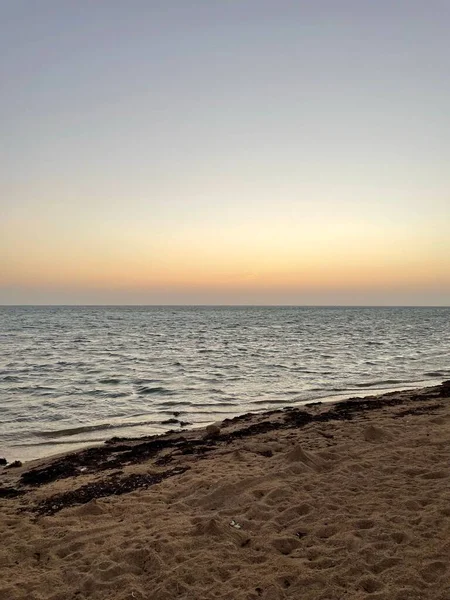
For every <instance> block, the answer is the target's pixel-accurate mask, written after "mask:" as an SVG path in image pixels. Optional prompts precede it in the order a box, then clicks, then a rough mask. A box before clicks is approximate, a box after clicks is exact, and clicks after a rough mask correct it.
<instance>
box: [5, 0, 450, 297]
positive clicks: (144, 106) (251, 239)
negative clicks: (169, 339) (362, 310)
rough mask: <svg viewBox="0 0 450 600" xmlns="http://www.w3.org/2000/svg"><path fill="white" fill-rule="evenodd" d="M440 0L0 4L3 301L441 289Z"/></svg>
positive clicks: (443, 68) (449, 237)
mask: <svg viewBox="0 0 450 600" xmlns="http://www.w3.org/2000/svg"><path fill="white" fill-rule="evenodd" d="M449 31H450V3H449V2H447V1H446V0H443V1H437V0H430V1H429V2H423V0H420V1H419V0H417V1H416V0H407V1H402V0H399V1H397V2H391V1H388V0H379V1H377V2H370V1H364V0H363V1H361V0H351V1H350V0H342V1H340V0H339V1H335V0H333V1H332V0H328V1H325V0H324V1H321V0H318V1H315V2H310V1H298V2H291V1H287V0H277V1H275V0H271V1H267V0H240V1H237V0H236V1H232V0H230V1H226V0H220V1H219V0H202V1H201V0H196V1H195V0H164V1H151V0H145V1H138V0H130V1H129V2H124V1H120V2H119V1H117V0H109V1H108V2H92V1H87V0H77V1H76V2H75V1H72V0H70V1H68V0H57V1H56V0H43V1H42V2H39V3H31V2H28V1H23V0H15V1H14V2H5V3H3V4H2V6H1V7H0V81H1V88H2V93H1V95H0V114H1V120H0V137H1V140H2V142H1V146H0V216H1V218H0V304H350V305H352V304H357V305H358V304H369V305H370V304H371V305H393V304H402V305H405V304H406V305H423V304H426V305H450V178H449V164H450V111H449V107H450V78H449V73H450V41H449V40H450V38H449V35H448V32H449Z"/></svg>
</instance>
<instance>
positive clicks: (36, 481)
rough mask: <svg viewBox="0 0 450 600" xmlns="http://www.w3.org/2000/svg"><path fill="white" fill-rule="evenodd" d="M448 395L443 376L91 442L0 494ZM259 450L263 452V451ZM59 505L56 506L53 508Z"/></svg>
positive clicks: (76, 499) (111, 488)
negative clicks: (197, 428) (205, 427)
mask: <svg viewBox="0 0 450 600" xmlns="http://www.w3.org/2000/svg"><path fill="white" fill-rule="evenodd" d="M449 395H450V381H446V382H444V383H443V384H442V385H440V386H436V387H433V388H429V389H427V390H426V391H425V392H420V393H413V394H411V395H407V396H406V395H404V394H402V393H401V392H400V393H399V392H390V393H388V394H385V395H383V396H369V397H365V398H358V397H356V398H350V399H348V400H344V401H341V402H337V403H336V404H333V405H332V407H331V408H330V409H328V410H326V411H323V412H318V413H317V414H313V413H311V412H308V411H307V410H303V409H299V408H295V407H287V408H285V409H281V410H273V411H269V412H266V413H264V415H262V418H263V419H267V418H270V417H274V416H277V417H280V418H279V419H272V420H262V421H260V422H257V423H252V424H250V425H247V426H245V425H244V426H243V427H240V428H238V429H234V430H232V431H229V432H227V431H226V429H227V428H229V427H230V426H232V425H238V424H241V423H242V424H245V423H246V422H248V421H251V420H252V419H254V418H255V417H256V418H257V417H259V415H255V414H253V413H247V414H245V415H240V416H237V417H234V418H233V419H225V420H224V421H223V422H222V423H221V427H220V429H219V428H218V432H216V433H215V434H214V435H208V434H206V435H205V433H204V432H203V433H202V434H201V437H200V438H191V439H189V437H188V436H185V435H179V434H176V435H175V434H174V433H173V432H170V433H169V434H166V436H152V437H150V438H134V439H126V438H124V439H122V438H120V439H118V438H113V439H111V440H108V441H107V442H105V445H104V446H101V447H92V448H88V449H86V450H82V451H79V452H76V453H72V454H68V455H64V456H63V457H60V458H58V459H55V460H54V461H52V462H51V463H50V464H47V465H46V466H44V467H41V468H34V469H30V470H29V471H26V472H24V473H23V474H22V475H21V477H20V481H19V484H18V486H19V489H17V488H14V487H3V488H2V487H0V498H14V497H17V496H20V495H23V494H25V493H26V492H27V491H29V489H30V488H33V487H39V486H41V485H45V484H49V483H52V482H54V481H56V480H59V479H66V478H69V477H77V476H80V475H86V474H95V473H98V472H99V471H106V470H111V469H120V468H122V467H125V466H129V465H133V464H139V463H143V462H145V461H147V460H149V459H151V458H153V459H154V464H155V466H159V467H161V466H165V465H168V464H170V463H172V462H173V461H174V460H175V459H176V458H177V456H180V455H195V456H196V457H197V458H203V457H206V456H207V455H208V453H210V452H211V451H213V450H215V449H217V448H218V447H220V446H223V445H225V446H226V445H229V444H231V443H232V442H233V441H234V440H238V439H244V438H248V437H253V436H256V435H259V434H264V433H268V432H272V431H276V430H286V429H298V428H302V427H304V426H306V425H309V424H311V423H320V424H323V423H326V422H331V421H345V420H351V419H353V418H355V417H357V416H362V417H364V413H365V412H368V411H374V410H379V409H382V408H384V407H394V406H400V405H405V404H416V403H417V402H420V401H423V402H426V401H428V402H429V401H431V400H434V401H435V400H436V399H437V398H445V397H448V396H449ZM318 404H320V403H313V404H311V406H314V407H316V406H317V405H318ZM440 406H441V404H438V403H436V402H434V403H433V404H428V405H421V404H419V405H418V406H412V407H409V408H407V409H405V410H403V411H400V412H398V413H396V414H394V415H393V418H401V417H406V416H412V415H415V414H417V415H419V414H423V413H425V412H430V411H432V410H435V409H437V408H439V407H440ZM306 408H308V407H306ZM191 434H192V432H191ZM174 435H175V437H174ZM262 454H264V453H263V452H262ZM180 469H183V468H181V467H180V468H176V469H172V470H171V471H166V472H165V473H158V474H154V475H136V474H134V475H129V476H126V477H123V478H121V479H118V478H117V476H116V477H112V478H111V476H110V479H109V480H107V481H102V482H97V483H90V484H87V485H85V486H82V487H81V488H78V490H74V491H73V492H67V494H68V495H67V498H66V500H64V502H66V504H64V506H67V505H68V504H67V502H72V503H80V501H82V500H83V498H88V500H86V501H89V499H92V498H94V497H95V498H99V497H102V496H108V495H113V494H115V495H117V494H122V493H128V492H129V491H133V490H134V489H137V488H138V487H145V486H146V487H148V486H149V485H153V484H154V483H158V482H159V481H162V479H164V478H165V477H169V476H171V474H180V473H181V472H182V471H180ZM184 470H186V469H184ZM183 472H184V471H183ZM155 478H156V479H155ZM158 478H160V479H158ZM133 486H134V487H133ZM55 498H57V496H53V499H52V498H49V499H47V500H46V501H45V503H41V505H42V509H40V508H39V507H38V509H37V510H38V512H40V511H41V510H42V511H44V513H45V511H48V510H50V511H51V510H52V509H51V506H52V505H55V506H58V502H59V501H56V502H55V501H54V499H55ZM52 503H53V504H52ZM41 505H39V506H41ZM61 508H63V506H61ZM58 510H60V509H59V508H58ZM47 514H50V513H47Z"/></svg>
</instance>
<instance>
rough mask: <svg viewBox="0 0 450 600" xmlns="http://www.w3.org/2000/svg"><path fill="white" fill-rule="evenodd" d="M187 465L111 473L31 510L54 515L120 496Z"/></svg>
mask: <svg viewBox="0 0 450 600" xmlns="http://www.w3.org/2000/svg"><path fill="white" fill-rule="evenodd" d="M188 469H189V467H177V468H176V469H171V470H169V471H164V472H163V473H153V474H150V473H133V474H132V475H127V476H125V477H119V476H117V475H116V474H113V475H112V476H110V477H109V478H108V479H103V480H101V481H94V482H92V483H88V484H86V485H83V486H81V487H79V488H77V489H76V490H71V491H69V492H63V493H62V494H55V495H54V496H50V498H46V499H45V500H42V501H41V502H40V503H39V504H38V505H37V506H36V507H35V508H34V509H33V512H35V513H37V514H38V515H54V514H55V513H57V512H59V511H60V510H62V509H63V508H67V507H70V506H76V505H79V504H87V503H88V502H90V501H91V500H96V499H97V498H105V497H107V496H120V495H122V494H128V493H130V492H133V491H134V490H138V489H143V488H148V487H150V486H152V485H155V484H156V483H160V482H161V481H163V480H164V479H167V478H168V477H173V476H174V475H181V474H182V473H185V472H186V471H187V470H188Z"/></svg>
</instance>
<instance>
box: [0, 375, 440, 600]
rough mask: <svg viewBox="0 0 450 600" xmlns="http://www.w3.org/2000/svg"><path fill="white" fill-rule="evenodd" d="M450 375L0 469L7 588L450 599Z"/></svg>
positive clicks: (157, 595)
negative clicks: (428, 383) (430, 383)
mask: <svg viewBox="0 0 450 600" xmlns="http://www.w3.org/2000/svg"><path fill="white" fill-rule="evenodd" d="M449 396H450V382H447V383H446V384H443V385H442V386H439V387H435V388H426V389H422V390H415V391H413V392H411V391H408V392H396V393H392V394H387V395H384V396H378V397H371V398H368V399H364V400H361V399H359V400H358V399H355V400H349V401H344V402H341V403H337V404H333V405H330V404H327V405H322V404H314V405H309V406H307V407H306V408H304V409H303V408H302V409H288V410H286V409H285V410H280V411H273V412H269V413H264V414H259V415H245V416H242V417H238V418H237V419H233V420H228V421H225V422H223V423H222V424H220V427H211V428H210V429H209V430H208V431H204V430H203V431H200V430H197V431H193V432H192V431H191V432H174V433H172V434H169V435H166V436H163V437H161V438H143V439H140V440H134V441H130V440H120V439H116V440H115V441H114V442H113V443H109V444H105V445H103V446H101V447H98V448H91V449H89V450H84V451H81V452H77V453H74V454H71V455H66V456H63V457H56V458H53V459H47V460H46V461H40V462H35V463H28V464H26V465H24V466H22V467H18V468H17V467H16V468H11V469H2V471H0V539H1V545H0V599H2V600H3V599H4V600H14V599H19V598H20V599H24V600H25V599H27V600H30V599H31V600H34V599H36V600H38V599H46V600H47V599H48V600H83V599H85V598H86V599H87V598H92V599H117V600H119V599H120V600H125V599H127V600H131V599H133V598H134V599H137V600H142V599H144V598H145V599H152V600H153V599H154V600H172V599H173V598H189V599H196V600H198V599H200V600H201V599H214V598H218V599H219V598H220V599H225V598H227V599H230V600H232V599H246V600H251V599H254V600H259V599H261V600H281V599H285V598H286V599H288V598H295V599H302V600H309V599H314V600H335V599H336V600H337V599H346V600H350V599H352V600H353V599H355V600H356V599H366V598H367V599H371V600H415V599H417V600H425V599H430V600H431V599H432V600H449V598H450V477H449V475H450V410H449V407H450V402H449V399H448V398H449Z"/></svg>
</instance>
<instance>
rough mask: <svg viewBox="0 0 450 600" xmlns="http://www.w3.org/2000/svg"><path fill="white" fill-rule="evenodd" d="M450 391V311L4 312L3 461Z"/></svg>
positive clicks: (0, 350)
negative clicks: (383, 394)
mask: <svg viewBox="0 0 450 600" xmlns="http://www.w3.org/2000/svg"><path fill="white" fill-rule="evenodd" d="M445 379H450V308H368V307H361V308H359V307H157V306H123V307H122V306H121V307H118V306H104V307H100V306H77V307H71V306H48V307H46V306H45V307H44V306H39V307H31V306H14V307H6V306H3V307H0V415H1V418H0V456H5V457H6V458H8V459H9V460H14V459H21V460H28V459H32V458H38V457H42V456H47V455H51V454H54V453H58V452H62V451H66V450H71V449H76V448H79V447H81V446H83V445H86V444H93V443H98V442H103V441H104V440H105V439H108V438H110V437H113V436H120V437H125V436H138V435H150V434H155V433H162V432H164V431H167V430H169V429H180V428H183V427H186V428H191V427H196V426H200V425H205V424H207V423H211V422H214V421H218V420H222V419H224V418H226V417H232V416H235V415H238V414H241V413H245V412H249V411H251V412H256V411H261V410H266V409H273V408H281V407H284V406H292V405H301V404H302V403H306V402H311V401H317V400H319V399H322V400H327V401H328V400H332V399H336V398H341V397H347V396H361V395H367V394H372V393H376V392H379V391H381V390H392V389H402V388H410V387H416V386H424V385H433V384H437V383H441V382H442V381H443V380H445Z"/></svg>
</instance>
